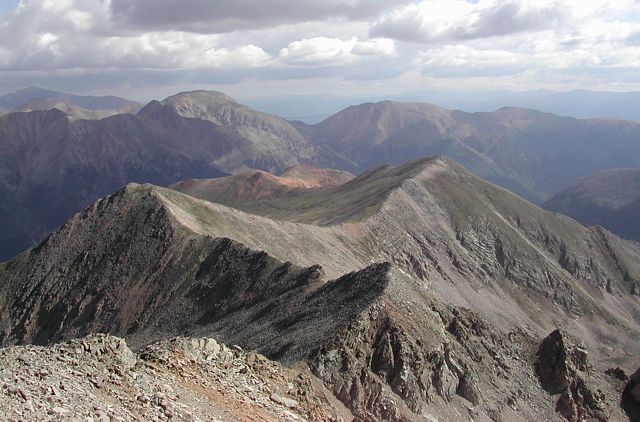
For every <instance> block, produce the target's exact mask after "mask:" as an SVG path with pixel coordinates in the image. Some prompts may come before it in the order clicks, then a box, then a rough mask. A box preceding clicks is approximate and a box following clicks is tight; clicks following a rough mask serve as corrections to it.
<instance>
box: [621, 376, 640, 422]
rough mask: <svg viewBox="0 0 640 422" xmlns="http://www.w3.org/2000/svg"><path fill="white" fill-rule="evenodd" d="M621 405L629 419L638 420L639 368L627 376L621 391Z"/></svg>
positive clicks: (639, 406)
mask: <svg viewBox="0 0 640 422" xmlns="http://www.w3.org/2000/svg"><path fill="white" fill-rule="evenodd" d="M622 407H623V408H624V411H625V413H626V414H627V416H628V417H629V420H631V421H638V420H640V369H638V370H637V371H636V372H634V373H633V375H631V376H630V377H629V380H628V382H627V385H626V386H625V388H624V391H623V392H622Z"/></svg>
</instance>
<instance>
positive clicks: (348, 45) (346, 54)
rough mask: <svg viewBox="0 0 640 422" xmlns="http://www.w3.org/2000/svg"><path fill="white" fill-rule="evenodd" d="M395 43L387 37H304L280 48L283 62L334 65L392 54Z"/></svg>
mask: <svg viewBox="0 0 640 422" xmlns="http://www.w3.org/2000/svg"><path fill="white" fill-rule="evenodd" d="M395 51H396V50H395V44H394V42H393V41H392V40H389V39H373V40H369V41H359V40H358V39H357V38H356V37H353V38H350V39H348V40H341V39H339V38H328V37H315V38H305V39H302V40H299V41H294V42H292V43H290V44H289V45H288V46H287V47H285V48H283V49H281V50H280V54H279V58H280V60H281V62H283V63H289V64H294V65H336V64H344V63H350V62H354V61H357V60H360V59H362V58H363V57H366V56H371V55H377V56H392V55H394V54H395Z"/></svg>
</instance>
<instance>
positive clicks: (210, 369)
mask: <svg viewBox="0 0 640 422" xmlns="http://www.w3.org/2000/svg"><path fill="white" fill-rule="evenodd" d="M0 362H1V364H2V369H1V370H0V383H1V384H2V385H1V386H0V409H1V410H2V413H3V415H4V416H5V417H7V418H9V419H10V420H11V418H13V419H15V420H71V419H74V420H77V419H82V420H121V421H125V420H127V421H128V420H137V421H143V420H179V421H193V422H195V421H216V422H218V421H219V422H222V421H229V422H235V421H273V422H276V421H297V420H316V421H329V420H336V419H340V420H347V418H348V417H349V412H348V411H347V410H346V409H344V407H343V406H341V405H340V404H339V402H337V400H335V399H333V398H332V396H331V393H330V392H328V391H326V390H325V389H324V388H323V387H322V385H321V384H320V383H319V382H318V381H317V379H316V378H315V377H314V376H313V375H312V374H311V373H310V372H309V371H308V370H305V369H304V368H302V369H291V368H285V367H282V366H281V365H279V364H278V363H276V362H273V361H269V360H268V359H267V358H266V357H265V356H263V355H260V354H259V353H255V352H245V351H243V350H242V349H241V348H239V347H238V346H233V347H227V346H225V345H223V344H220V343H218V342H217V341H216V340H214V339H211V338H198V339H195V338H194V339H185V338H174V339H171V340H168V341H163V342H159V343H154V344H152V345H149V346H148V347H146V348H144V349H143V350H141V351H139V352H137V353H134V352H132V351H131V349H129V348H128V346H127V344H126V342H125V341H124V340H122V339H120V338H117V337H111V336H103V335H95V336H89V337H86V338H82V339H77V340H73V341H71V342H68V343H60V344H56V345H54V346H51V347H47V348H44V347H35V346H20V347H12V348H6V349H2V350H0Z"/></svg>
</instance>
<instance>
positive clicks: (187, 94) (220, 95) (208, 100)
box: [162, 90, 238, 105]
mask: <svg viewBox="0 0 640 422" xmlns="http://www.w3.org/2000/svg"><path fill="white" fill-rule="evenodd" d="M184 102H190V103H197V104H200V105H205V104H228V103H233V104H238V102H237V101H236V100H235V99H233V98H232V97H230V96H228V95H227V94H225V93H224V92H220V91H207V90H195V91H184V92H179V93H178V94H175V95H172V96H170V97H167V98H165V99H164V100H162V104H165V105H174V104H179V103H184Z"/></svg>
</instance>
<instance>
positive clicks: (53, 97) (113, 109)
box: [0, 87, 142, 119]
mask: <svg viewBox="0 0 640 422" xmlns="http://www.w3.org/2000/svg"><path fill="white" fill-rule="evenodd" d="M141 106H142V105H141V104H140V103H137V102H135V101H130V100H127V99H125V98H121V97H115V96H92V95H86V96H83V95H74V94H67V93H64V92H58V91H52V90H50V89H44V88H38V87H30V88H25V89H21V90H19V91H16V92H12V93H9V94H7V95H4V96H2V97H0V115H2V114H6V113H9V112H12V111H32V110H49V109H52V108H58V109H61V110H62V111H64V112H66V113H67V114H71V115H74V116H77V117H79V118H83V119H98V118H102V117H107V116H110V115H114V114H120V113H135V112H136V111H138V110H139V109H140V107H141Z"/></svg>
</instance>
